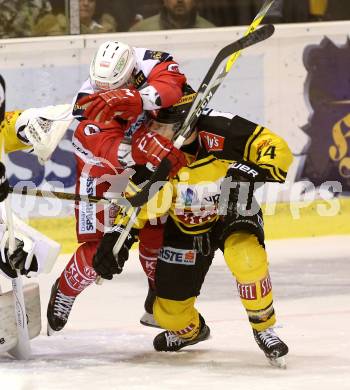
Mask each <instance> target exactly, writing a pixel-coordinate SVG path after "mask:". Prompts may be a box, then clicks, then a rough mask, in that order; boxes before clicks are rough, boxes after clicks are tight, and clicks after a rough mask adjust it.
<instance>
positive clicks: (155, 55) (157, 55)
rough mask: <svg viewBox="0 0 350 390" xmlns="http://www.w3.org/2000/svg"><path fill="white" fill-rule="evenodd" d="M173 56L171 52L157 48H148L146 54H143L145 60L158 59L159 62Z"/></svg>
mask: <svg viewBox="0 0 350 390" xmlns="http://www.w3.org/2000/svg"><path fill="white" fill-rule="evenodd" d="M171 58H172V57H171V56H170V54H169V53H164V52H162V51H156V50H146V51H145V55H144V56H143V59H144V60H156V61H159V62H163V61H166V60H170V59H171Z"/></svg>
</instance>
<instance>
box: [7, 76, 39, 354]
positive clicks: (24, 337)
mask: <svg viewBox="0 0 350 390" xmlns="http://www.w3.org/2000/svg"><path fill="white" fill-rule="evenodd" d="M0 84H1V87H2V91H1V96H0V100H1V101H0V103H1V104H0V111H1V112H0V116H1V118H0V119H1V120H0V122H1V123H2V121H3V120H4V119H5V96H6V95H5V90H6V85H5V80H4V79H3V78H2V77H1V76H0ZM0 153H3V155H4V143H3V146H2V148H1V149H0ZM4 206H5V214H6V225H7V230H8V240H9V248H8V256H10V255H11V254H12V253H13V252H14V250H15V249H16V242H15V234H14V223H13V218H12V211H11V205H10V199H9V197H7V199H5V200H4ZM12 294H13V299H14V306H15V318H16V326H17V337H18V341H17V345H16V346H15V347H14V348H12V349H11V350H9V351H8V353H9V354H11V355H12V356H14V357H15V358H16V359H19V360H23V359H29V357H30V354H31V350H30V343H29V332H28V325H27V315H26V308H25V304H24V294H23V285H22V280H21V276H20V274H19V271H17V278H14V279H12Z"/></svg>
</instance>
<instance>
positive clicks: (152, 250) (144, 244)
mask: <svg viewBox="0 0 350 390" xmlns="http://www.w3.org/2000/svg"><path fill="white" fill-rule="evenodd" d="M163 230H164V225H163V224H158V225H153V226H152V225H150V224H149V223H148V224H146V225H145V227H144V228H143V229H141V230H140V232H139V240H140V244H139V259H140V263H141V265H142V268H143V271H144V273H145V274H146V276H147V278H148V283H149V286H150V288H151V289H153V290H154V289H155V284H154V279H155V272H156V264H157V258H158V254H159V250H160V248H161V247H162V243H163Z"/></svg>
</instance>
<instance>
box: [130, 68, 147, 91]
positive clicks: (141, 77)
mask: <svg viewBox="0 0 350 390" xmlns="http://www.w3.org/2000/svg"><path fill="white" fill-rule="evenodd" d="M145 81H146V76H145V74H144V73H143V72H142V70H140V71H139V72H138V73H137V74H135V75H134V76H133V84H134V85H135V87H136V88H140V87H141V85H143V84H144V83H145Z"/></svg>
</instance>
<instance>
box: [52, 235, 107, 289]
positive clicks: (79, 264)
mask: <svg viewBox="0 0 350 390" xmlns="http://www.w3.org/2000/svg"><path fill="white" fill-rule="evenodd" d="M98 244H99V242H98V241H92V242H85V243H84V244H82V245H80V247H79V248H78V249H77V250H76V252H75V253H74V255H73V256H72V258H71V259H70V260H69V263H68V264H67V265H66V268H65V269H64V270H63V272H62V274H61V276H60V282H59V289H60V290H61V291H62V293H63V294H65V295H68V296H77V295H79V294H80V293H81V292H82V291H83V290H84V289H85V288H86V287H88V286H90V284H92V283H93V282H94V281H95V280H96V277H97V274H96V272H95V270H94V269H93V268H92V259H93V257H94V254H95V253H96V249H97V246H98Z"/></svg>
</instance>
